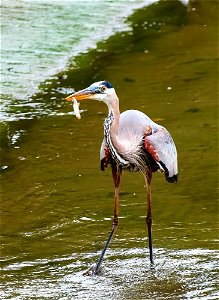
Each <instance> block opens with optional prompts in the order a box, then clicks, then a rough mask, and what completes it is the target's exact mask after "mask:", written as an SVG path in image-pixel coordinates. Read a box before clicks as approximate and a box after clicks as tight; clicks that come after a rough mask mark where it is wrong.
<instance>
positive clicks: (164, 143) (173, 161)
mask: <svg viewBox="0 0 219 300" xmlns="http://www.w3.org/2000/svg"><path fill="white" fill-rule="evenodd" d="M145 149H146V150H147V152H149V153H150V154H151V155H152V157H153V158H154V160H155V161H156V162H157V163H158V164H159V166H160V168H161V169H162V170H163V171H164V172H165V176H166V180H167V181H169V182H176V181H177V175H178V167H177V151H176V146H175V144H174V142H173V139H172V137H171V135H170V133H169V132H168V131H167V130H166V129H165V128H164V127H162V126H159V129H157V130H156V131H154V132H153V131H152V134H150V135H146V136H145Z"/></svg>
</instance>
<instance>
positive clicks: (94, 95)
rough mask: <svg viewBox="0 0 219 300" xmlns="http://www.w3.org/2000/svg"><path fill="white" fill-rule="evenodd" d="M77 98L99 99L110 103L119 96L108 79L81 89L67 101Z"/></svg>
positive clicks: (78, 99) (79, 99)
mask: <svg viewBox="0 0 219 300" xmlns="http://www.w3.org/2000/svg"><path fill="white" fill-rule="evenodd" d="M73 98H75V99H76V100H77V101H81V100H85V99H87V100H98V101H103V102H105V103H106V104H107V105H110V103H111V101H114V100H115V99H118V98H117V95H116V92H115V89H114V88H113V86H112V84H111V83H109V82H108V81H98V82H95V83H93V84H91V85H90V86H89V87H88V88H86V89H83V90H80V91H78V92H76V93H74V94H72V95H70V96H68V97H67V98H66V100H67V101H72V100H73Z"/></svg>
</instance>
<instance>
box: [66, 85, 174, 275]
mask: <svg viewBox="0 0 219 300" xmlns="http://www.w3.org/2000/svg"><path fill="white" fill-rule="evenodd" d="M75 99H76V100H77V101H81V100H97V101H102V102H104V103H105V104H106V105H107V107H108V116H107V117H106V119H105V121H104V124H103V131H104V137H103V141H102V144H101V148H100V167H101V170H102V171H104V170H105V168H106V167H107V166H108V165H111V170H112V177H113V182H114V216H113V222H112V229H111V231H110V234H109V237H108V239H107V241H106V244H105V246H104V248H103V250H102V252H101V255H100V257H99V259H98V261H97V263H96V264H95V265H94V267H93V270H92V274H94V275H96V274H98V272H99V270H100V266H101V264H102V261H103V257H104V254H105V252H106V250H107V248H108V246H109V243H110V241H111V239H112V236H113V234H114V232H115V230H116V228H117V226H118V224H119V221H118V218H119V187H120V179H121V175H122V172H123V171H129V172H138V171H140V172H141V173H142V174H143V176H144V179H145V185H146V194H147V196H146V198H147V216H146V224H147V231H148V246H149V255H150V263H151V264H152V265H153V263H154V258H153V247H152V212H151V181H152V174H153V173H154V172H156V171H159V172H161V173H163V174H164V177H165V179H166V181H167V182H170V183H176V182H177V180H178V163H177V150H176V146H175V143H174V141H173V139H172V137H171V135H170V133H169V132H168V130H167V129H166V128H165V127H163V126H161V125H159V124H157V123H155V122H153V121H152V120H151V119H150V118H149V117H148V116H147V115H146V114H144V113H143V112H141V111H139V110H133V109H130V110H126V111H124V112H122V113H120V109H119V98H118V96H117V94H116V91H115V88H114V87H113V85H112V84H111V83H110V82H108V81H105V80H102V81H98V82H95V83H92V84H91V85H90V86H89V87H87V88H84V89H82V90H79V91H77V92H74V93H73V94H71V95H69V96H67V97H66V100H67V101H75Z"/></svg>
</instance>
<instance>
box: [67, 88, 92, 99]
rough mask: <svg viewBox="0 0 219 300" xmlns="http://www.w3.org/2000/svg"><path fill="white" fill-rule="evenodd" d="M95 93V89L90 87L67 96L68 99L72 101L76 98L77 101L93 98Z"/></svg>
mask: <svg viewBox="0 0 219 300" xmlns="http://www.w3.org/2000/svg"><path fill="white" fill-rule="evenodd" d="M94 94H95V91H94V90H92V89H89V88H86V89H84V90H81V91H78V92H76V93H74V94H71V95H69V96H68V97H66V98H65V100H67V101H72V100H73V98H75V99H76V100H77V101H80V100H84V99H92V96H93V95H94Z"/></svg>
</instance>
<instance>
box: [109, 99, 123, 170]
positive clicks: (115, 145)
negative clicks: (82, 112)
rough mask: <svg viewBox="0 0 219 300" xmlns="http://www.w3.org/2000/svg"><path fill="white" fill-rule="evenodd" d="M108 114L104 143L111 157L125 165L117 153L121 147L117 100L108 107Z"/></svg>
mask: <svg viewBox="0 0 219 300" xmlns="http://www.w3.org/2000/svg"><path fill="white" fill-rule="evenodd" d="M108 109H109V114H108V117H107V118H106V120H105V122H104V136H105V141H106V143H107V145H108V147H109V149H110V152H111V155H112V157H113V158H114V159H115V160H116V161H117V162H120V163H122V164H127V163H128V162H127V161H126V160H125V159H123V158H122V157H121V155H120V154H119V152H121V150H122V148H123V145H122V144H121V143H120V141H119V140H118V129H119V119H120V111H119V100H117V101H114V102H113V105H108Z"/></svg>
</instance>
